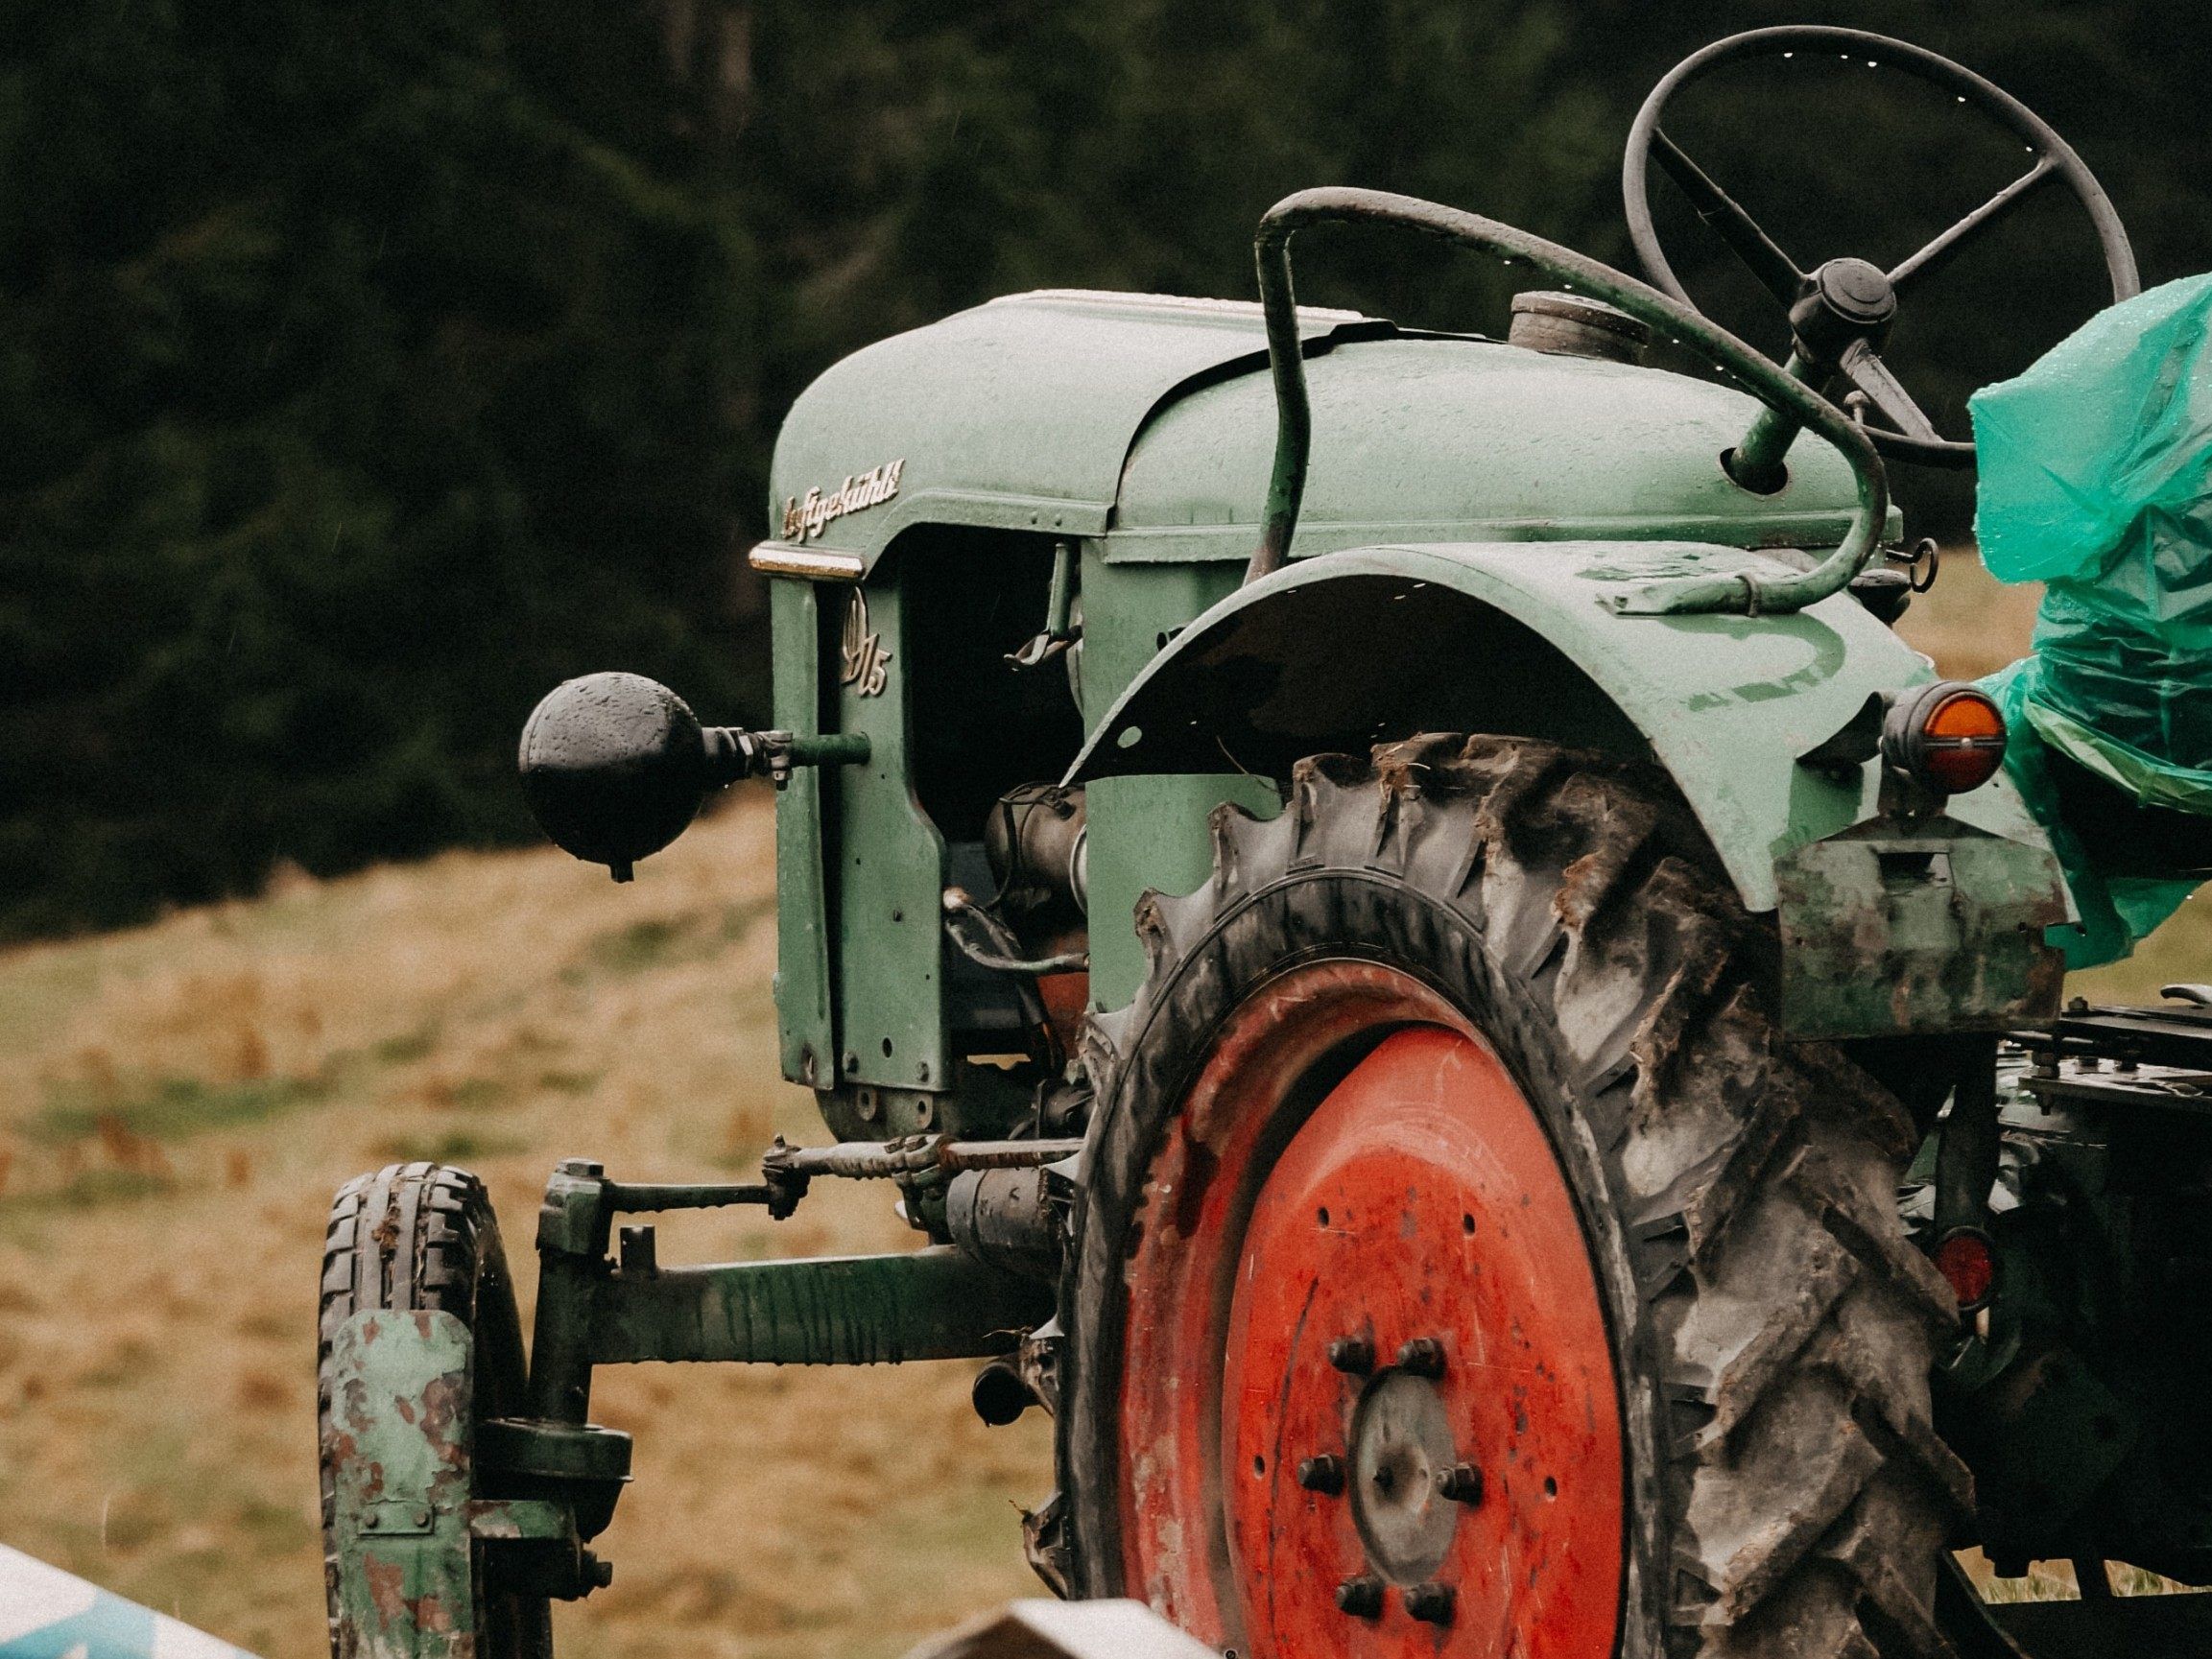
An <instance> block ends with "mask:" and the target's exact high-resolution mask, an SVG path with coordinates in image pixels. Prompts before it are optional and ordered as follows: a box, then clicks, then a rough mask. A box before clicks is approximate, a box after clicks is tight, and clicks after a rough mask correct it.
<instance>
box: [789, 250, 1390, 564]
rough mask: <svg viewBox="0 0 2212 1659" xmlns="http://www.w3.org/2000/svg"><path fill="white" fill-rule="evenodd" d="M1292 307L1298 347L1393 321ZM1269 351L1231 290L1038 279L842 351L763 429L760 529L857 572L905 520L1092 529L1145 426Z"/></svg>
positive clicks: (1109, 508) (1256, 313) (1258, 366)
mask: <svg viewBox="0 0 2212 1659" xmlns="http://www.w3.org/2000/svg"><path fill="white" fill-rule="evenodd" d="M1298 317H1299V321H1300V323H1301V324H1302V326H1303V327H1304V329H1305V332H1306V336H1307V338H1308V339H1309V340H1313V339H1317V338H1319V339H1325V338H1327V337H1328V336H1329V335H1330V334H1331V333H1332V332H1333V331H1334V330H1336V329H1338V328H1341V327H1345V326H1347V325H1349V326H1358V327H1365V328H1368V329H1375V328H1382V329H1386V330H1387V329H1388V327H1389V324H1387V323H1376V322H1372V321H1369V320H1367V319H1365V318H1362V317H1361V316H1360V314H1359V313H1358V312H1355V311H1320V310H1310V309H1308V310H1301V311H1300V312H1299V314H1298ZM1267 360H1268V359H1267V335H1266V332H1265V331H1264V330H1263V329H1262V327H1261V324H1260V308H1259V307H1258V306H1257V305H1252V304H1246V303H1244V302H1241V301H1232V300H1224V299H1178V298H1176V297H1174V296H1168V295H1156V294H1092V293H1083V292H1078V291H1074V290H1065V289H1047V290H1043V291H1040V292H1038V293H1035V294H1017V295H1012V296H1009V297H1007V298H1004V299H994V300H992V301H991V302H990V303H988V304H987V305H979V306H977V307H976V308H975V309H974V310H972V311H962V312H957V313H955V314H954V315H953V316H951V317H948V318H946V319H944V320H943V321H941V322H933V323H931V324H930V325H929V326H928V327H926V328H916V329H914V330H912V331H911V332H909V333H906V334H899V335H894V336H892V338H891V339H889V340H885V341H880V342H878V343H877V344H874V345H870V346H868V347H866V348H865V349H863V350H860V351H856V352H854V353H853V354H852V355H851V356H850V357H847V358H845V359H844V361H843V362H841V363H839V364H838V365H837V366H836V367H833V368H831V369H830V370H829V371H828V372H827V373H825V374H823V375H822V376H821V378H820V379H819V380H817V381H816V382H815V383H814V384H813V385H812V386H809V387H808V388H807V389H806V391H803V392H802V393H800V394H799V399H798V401H797V403H796V404H794V405H793V406H792V411H791V414H790V415H788V416H787V417H786V418H785V420H784V423H783V430H782V432H781V433H780V434H779V435H778V437H777V438H776V444H775V462H774V465H773V468H772V470H771V473H770V479H769V494H770V499H769V529H770V533H771V534H773V535H774V536H775V537H776V538H777V539H779V540H782V541H787V542H793V543H799V544H803V545H804V546H806V547H808V548H809V549H812V550H817V551H821V552H824V553H848V554H857V555H859V556H860V557H861V558H862V560H863V561H864V563H865V564H866V565H873V564H874V562H875V559H876V557H877V555H878V554H880V553H881V552H882V551H883V549H884V548H885V547H886V546H887V545H889V543H890V542H891V540H892V537H893V536H895V535H896V534H897V533H899V531H901V530H903V529H904V528H906V526H908V525H910V524H916V523H930V524H977V525H990V526H995V527H998V528H1001V529H1011V530H1044V531H1055V530H1058V531H1065V532H1067V533H1070V534H1072V535H1098V534H1101V533H1104V532H1105V531H1106V529H1107V527H1108V525H1109V523H1110V522H1111V519H1112V514H1113V504H1114V496H1115V492H1116V490H1117V488H1118V486H1119V484H1120V480H1121V471H1122V463H1123V462H1124V461H1126V460H1127V459H1128V456H1129V451H1130V440H1131V439H1132V438H1134V437H1135V436H1136V434H1137V432H1138V430H1139V429H1140V428H1141V427H1142V426H1143V425H1144V424H1145V421H1146V419H1147V418H1148V417H1149V416H1150V415H1153V413H1154V411H1155V410H1156V409H1158V408H1160V407H1161V406H1162V405H1163V404H1165V403H1166V402H1168V401H1170V400H1172V399H1173V398H1174V396H1175V395H1176V393H1177V391H1181V390H1183V389H1186V388H1188V387H1189V386H1191V385H1192V384H1194V383H1198V384H1203V383H1204V382H1205V381H1206V380H1208V379H1209V378H1211V377H1213V376H1216V375H1219V374H1222V373H1228V374H1234V375H1249V374H1250V373H1251V372H1252V371H1254V370H1264V369H1265V368H1266V367H1267ZM1262 378H1263V380H1264V378H1265V376H1264V374H1263V376H1262ZM887 481H888V485H889V487H888V488H887V487H886V484H887ZM1264 482H1265V481H1264V480H1260V481H1258V482H1257V483H1255V485H1254V493H1255V496H1256V493H1257V490H1258V488H1259V487H1260V486H1261V485H1264ZM810 492H811V500H810Z"/></svg>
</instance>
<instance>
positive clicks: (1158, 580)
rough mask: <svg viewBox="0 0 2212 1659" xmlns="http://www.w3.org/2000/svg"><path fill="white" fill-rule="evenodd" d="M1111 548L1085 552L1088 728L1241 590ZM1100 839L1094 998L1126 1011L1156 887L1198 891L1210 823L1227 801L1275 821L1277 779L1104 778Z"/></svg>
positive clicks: (1095, 791)
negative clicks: (1119, 559)
mask: <svg viewBox="0 0 2212 1659" xmlns="http://www.w3.org/2000/svg"><path fill="white" fill-rule="evenodd" d="M1110 545H1111V543H1110V541H1091V542H1087V543H1085V544H1084V548H1083V568H1082V593H1083V645H1082V651H1083V655H1082V693H1083V722H1084V724H1085V725H1086V726H1092V727H1095V726H1096V725H1097V723H1098V722H1099V721H1100V720H1102V719H1103V718H1104V717H1105V715H1106V710H1107V709H1109V708H1111V707H1112V706H1113V704H1114V701H1115V699H1118V698H1119V697H1120V696H1121V694H1122V692H1123V690H1124V689H1126V688H1127V687H1128V685H1129V684H1130V681H1132V680H1134V679H1135V678H1136V677H1137V675H1140V674H1142V673H1143V672H1144V669H1145V667H1146V665H1147V664H1149V663H1150V662H1152V660H1153V659H1154V657H1156V656H1158V655H1159V653H1160V651H1161V650H1162V648H1163V646H1164V645H1165V644H1166V643H1167V642H1168V641H1170V640H1172V639H1173V638H1174V637H1175V636H1176V635H1177V633H1178V632H1179V631H1180V630H1181V628H1183V627H1184V625H1185V624H1187V623H1188V622H1189V621H1190V619H1191V618H1192V617H1194V616H1197V615H1199V614H1200V613H1201V612H1202V611H1204V610H1205V609H1206V608H1207V607H1208V606H1210V605H1212V604H1215V603H1217V602H1218V601H1219V600H1221V599H1222V598H1224V597H1225V596H1226V595H1227V594H1229V593H1231V592H1233V591H1235V588H1236V584H1237V580H1238V578H1239V577H1240V576H1241V575H1242V574H1243V572H1242V567H1241V566H1234V565H1229V564H1224V563H1210V564H1135V565H1116V564H1114V563H1111V562H1109V560H1108V557H1107V554H1108V549H1109V548H1110ZM1084 800H1085V809H1086V811H1087V813H1088V820H1089V824H1090V833H1089V838H1088V841H1087V845H1088V855H1087V856H1088V861H1089V863H1088V868H1089V882H1090V917H1091V929H1090V946H1091V960H1090V997H1091V1006H1092V1007H1097V1008H1100V1009H1106V1008H1117V1007H1121V1006H1122V1005H1123V1004H1124V1003H1126V1002H1128V1001H1129V1000H1130V998H1131V997H1133V996H1134V995H1135V994H1136V988H1137V985H1138V984H1139V983H1140V982H1141V981H1142V979H1143V977H1144V968H1145V960H1144V948H1143V946H1142V945H1140V944H1139V943H1138V942H1137V936H1136V932H1135V930H1134V928H1133V926H1132V925H1131V916H1132V914H1133V912H1134V911H1135V909H1136V902H1137V899H1138V897H1139V896H1140V895H1141V894H1143V893H1144V891H1145V890H1146V889H1158V890H1160V891H1162V892H1189V891H1190V890H1191V889H1193V888H1195V887H1197V886H1198V885H1199V884H1200V883H1201V882H1202V881H1204V880H1205V878H1206V872H1207V871H1208V870H1209V869H1210V868H1211V867H1212V863H1213V841H1212V837H1211V835H1210V834H1209V832H1208V830H1207V828H1206V819H1207V818H1208V816H1209V815H1210V814H1211V813H1212V812H1213V809H1214V808H1215V807H1216V806H1218V805H1220V804H1221V803H1222V802H1223V801H1225V800H1233V801H1235V802H1236V803H1237V804H1238V805H1240V806H1243V807H1245V808H1247V809H1248V810H1249V811H1251V812H1254V813H1257V814H1259V815H1260V816H1261V817H1263V818H1272V817H1273V816H1274V815H1275V814H1276V813H1277V812H1278V811H1280V810H1281V803H1280V802H1279V801H1278V800H1277V798H1276V795H1275V791H1274V786H1273V784H1272V782H1270V781H1269V780H1267V779H1255V778H1247V777H1239V776H1237V775H1235V774H1234V773H1229V774H1226V775H1207V774H1199V775H1192V776H1160V777H1128V778H1110V779H1104V780H1102V781H1101V782H1100V783H1098V784H1096V785H1093V786H1092V787H1091V788H1090V789H1088V790H1086V791H1085V792H1084Z"/></svg>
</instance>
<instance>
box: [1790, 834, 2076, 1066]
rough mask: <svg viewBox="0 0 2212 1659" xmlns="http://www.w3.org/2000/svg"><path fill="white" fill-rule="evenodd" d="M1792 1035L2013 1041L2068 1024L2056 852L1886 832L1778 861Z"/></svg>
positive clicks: (1807, 847) (1806, 849)
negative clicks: (2008, 1037) (2059, 1021)
mask: <svg viewBox="0 0 2212 1659" xmlns="http://www.w3.org/2000/svg"><path fill="white" fill-rule="evenodd" d="M1775 878H1776V884H1777V888H1778V892H1779V898H1780V905H1779V909H1780V912H1781V913H1780V916H1779V921H1780V924H1781V935H1782V1025H1783V1029H1784V1030H1786V1031H1789V1032H1790V1034H1791V1035H1792V1036H1797V1037H1872V1036H1889V1035H1891V1034H1893V1033H1904V1032H1911V1031H2010V1030H2012V1029H2014V1028H2016V1027H2019V1026H2022V1025H2025V1024H2027V1023H2029V1022H2030V1021H2032V1020H2037V1019H2046V1018H2049V1017H2050V1016H2051V1015H2052V1014H2054V1013H2056V1012H2057V1007H2058V989H2059V982H2060V980H2061V979H2062V978H2063V975H2064V966H2065V962H2064V959H2063V958H2062V957H2060V956H2059V954H2058V953H2057V951H2054V950H2051V949H2049V948H2048V947H2046V946H2045V945H2044V943H2043V930H2044V929H2045V928H2047V927H2050V926H2052V925H2053V924H2055V923H2057V922H2060V921H2062V920H2064V919H2065V913H2066V904H2065V891H2066V889H2065V884H2064V882H2063V881H2062V880H2061V879H2060V878H2059V874H2058V861H2057V858H2055V857H2054V856H2053V855H2052V853H2051V851H2050V850H2049V848H2047V847H2043V846H2039V845H2030V844H2028V843H2026V842H2024V841H2003V840H2000V839H1998V838H1997V837H1995V836H1991V835H1987V834H1985V833H1984V832H1983V831H1981V830H1977V829H1974V828H1972V827H1970V826H1968V825H1966V824H1962V823H1960V822H1958V821H1956V820H1953V819H1949V818H1922V819H1918V820H1915V821H1913V822H1910V823H1904V822H1897V821H1893V820H1891V819H1889V818H1873V819H1869V820H1868V821H1867V822H1866V823H1863V824H1858V825H1855V826H1853V827H1852V828H1850V829H1847V830H1845V831H1843V833H1842V834H1841V835H1836V836H1831V837H1829V838H1828V839H1827V840H1825V841H1809V842H1807V843H1806V844H1804V845H1803V846H1799V847H1795V848H1793V849H1791V850H1790V851H1789V852H1788V853H1786V854H1784V855H1783V856H1782V857H1781V858H1779V859H1777V860H1776V861H1775Z"/></svg>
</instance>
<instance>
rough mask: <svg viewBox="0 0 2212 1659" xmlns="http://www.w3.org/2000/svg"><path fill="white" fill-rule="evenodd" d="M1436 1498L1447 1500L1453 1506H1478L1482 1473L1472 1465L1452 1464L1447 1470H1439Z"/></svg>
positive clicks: (1481, 1489) (1481, 1486)
mask: <svg viewBox="0 0 2212 1659" xmlns="http://www.w3.org/2000/svg"><path fill="white" fill-rule="evenodd" d="M1437 1496H1438V1497H1439V1498H1449V1499H1450V1500H1451V1501H1452V1502H1453V1503H1455V1504H1480V1503H1481V1502H1482V1501H1483V1472H1482V1471H1481V1470H1480V1469H1478V1468H1476V1467H1475V1466H1474V1464H1472V1463H1454V1464H1453V1465H1452V1466H1451V1467H1450V1468H1449V1469H1439V1470H1438V1471H1437Z"/></svg>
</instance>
